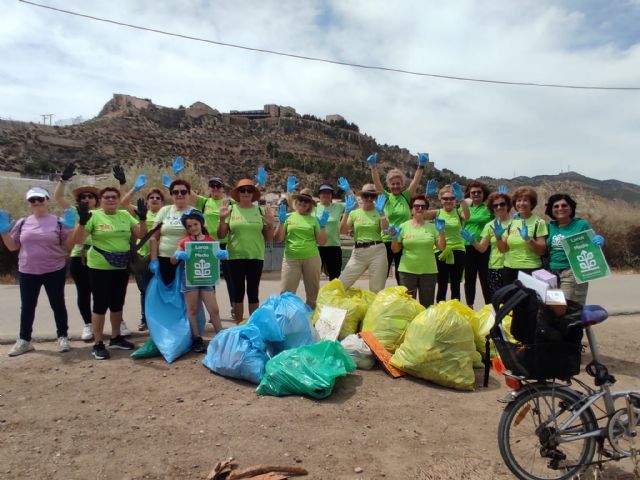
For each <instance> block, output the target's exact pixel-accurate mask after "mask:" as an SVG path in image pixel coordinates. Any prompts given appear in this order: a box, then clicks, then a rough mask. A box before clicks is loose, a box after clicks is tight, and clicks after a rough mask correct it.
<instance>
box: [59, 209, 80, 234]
mask: <svg viewBox="0 0 640 480" xmlns="http://www.w3.org/2000/svg"><path fill="white" fill-rule="evenodd" d="M60 225H62V226H63V227H64V228H66V229H67V230H71V229H72V228H73V227H75V226H76V212H75V211H74V209H73V208H65V209H64V213H63V214H62V217H60Z"/></svg>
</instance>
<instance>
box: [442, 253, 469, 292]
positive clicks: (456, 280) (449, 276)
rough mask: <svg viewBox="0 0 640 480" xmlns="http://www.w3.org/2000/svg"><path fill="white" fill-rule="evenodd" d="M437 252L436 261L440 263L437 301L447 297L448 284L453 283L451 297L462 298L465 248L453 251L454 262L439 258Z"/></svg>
mask: <svg viewBox="0 0 640 480" xmlns="http://www.w3.org/2000/svg"><path fill="white" fill-rule="evenodd" d="M439 254H440V253H439V252H436V263H437V264H438V293H437V294H436V301H437V302H442V301H444V300H446V298H447V286H448V285H451V299H454V298H455V299H458V300H460V282H462V272H464V259H465V252H464V251H463V250H454V251H453V258H454V262H453V264H448V263H446V262H442V261H440V260H438V255H439Z"/></svg>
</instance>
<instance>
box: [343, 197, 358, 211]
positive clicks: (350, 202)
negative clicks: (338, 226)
mask: <svg viewBox="0 0 640 480" xmlns="http://www.w3.org/2000/svg"><path fill="white" fill-rule="evenodd" d="M354 208H356V197H354V196H353V195H347V198H345V200H344V211H345V212H346V213H347V214H349V213H350V212H351V211H352V210H353V209H354Z"/></svg>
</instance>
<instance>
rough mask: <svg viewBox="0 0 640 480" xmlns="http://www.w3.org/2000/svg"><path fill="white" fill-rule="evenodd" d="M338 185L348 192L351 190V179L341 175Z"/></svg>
mask: <svg viewBox="0 0 640 480" xmlns="http://www.w3.org/2000/svg"><path fill="white" fill-rule="evenodd" d="M338 186H339V187H340V188H341V189H342V190H344V191H345V192H347V193H349V192H350V191H351V185H349V180H347V179H346V178H344V177H340V178H339V179H338Z"/></svg>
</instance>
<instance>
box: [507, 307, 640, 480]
mask: <svg viewBox="0 0 640 480" xmlns="http://www.w3.org/2000/svg"><path fill="white" fill-rule="evenodd" d="M600 308H601V307H600ZM600 312H601V313H600V315H599V316H597V318H593V317H591V318H590V317H589V315H587V308H585V310H583V313H582V315H581V317H580V322H579V324H575V325H573V327H575V328H583V329H584V331H585V333H586V336H587V339H588V344H589V348H590V350H591V354H592V361H591V362H590V363H589V364H588V365H587V366H586V372H587V374H589V375H590V376H591V377H593V378H594V384H595V387H596V388H592V387H590V386H589V385H587V384H586V383H584V382H583V381H581V380H579V379H578V378H576V377H573V376H572V377H570V378H569V379H568V380H567V381H559V380H555V379H554V380H551V381H540V380H537V381H534V380H529V379H526V378H524V377H522V376H517V375H513V374H512V373H507V372H506V371H505V372H503V375H504V376H505V379H506V382H507V385H508V386H510V387H511V388H512V389H513V391H512V392H510V394H509V395H508V397H507V398H505V399H501V401H502V402H504V403H507V405H506V407H505V409H504V411H503V413H502V416H501V417H500V423H499V426H498V446H499V449H500V455H501V456H502V459H503V460H504V462H505V464H506V466H507V467H508V468H509V470H511V472H512V473H513V474H514V475H515V476H516V477H517V478H519V479H522V480H539V479H555V480H564V479H571V478H574V477H576V476H577V475H579V474H580V473H581V472H583V471H584V470H585V469H586V468H587V467H589V466H592V465H595V466H597V467H598V468H600V469H601V468H602V466H603V464H604V463H605V462H610V461H619V460H622V459H624V458H630V457H631V458H632V461H633V463H634V466H635V470H634V472H635V475H636V478H640V467H639V462H640V442H636V440H637V431H638V426H639V425H640V389H634V390H624V391H612V390H611V386H612V385H613V384H614V383H615V382H616V379H615V377H614V376H613V375H611V374H609V371H608V369H607V367H606V366H605V365H604V364H603V363H602V362H601V358H600V352H599V349H598V344H597V341H596V338H595V333H594V331H593V330H592V326H594V325H596V324H598V323H601V322H603V321H604V320H605V319H606V318H607V316H608V314H607V312H606V311H605V310H604V309H601V311H600ZM602 312H604V313H602ZM501 328H502V327H501ZM574 385H578V386H579V387H580V388H581V390H578V389H576V388H574ZM599 400H602V403H603V404H604V408H603V407H602V406H600V405H596V402H598V401H599ZM596 412H598V414H599V415H600V416H598V415H596ZM596 451H597V452H598V459H596V460H595V461H594V455H595V454H596ZM576 478H577V477H576Z"/></svg>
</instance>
